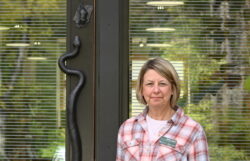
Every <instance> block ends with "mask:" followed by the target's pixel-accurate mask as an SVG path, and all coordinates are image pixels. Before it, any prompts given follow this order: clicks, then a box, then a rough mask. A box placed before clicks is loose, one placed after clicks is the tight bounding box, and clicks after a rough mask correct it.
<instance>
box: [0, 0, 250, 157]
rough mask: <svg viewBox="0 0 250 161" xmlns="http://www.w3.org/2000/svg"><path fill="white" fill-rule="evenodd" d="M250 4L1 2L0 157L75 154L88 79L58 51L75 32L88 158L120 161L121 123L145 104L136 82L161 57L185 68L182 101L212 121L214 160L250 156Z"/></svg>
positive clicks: (224, 0)
mask: <svg viewBox="0 0 250 161" xmlns="http://www.w3.org/2000/svg"><path fill="white" fill-rule="evenodd" d="M83 7H85V8H83ZM79 10H82V11H83V12H86V15H84V16H85V18H86V23H85V22H83V21H78V20H79V19H78V18H79V12H77V11H79ZM249 11H250V2H249V1H248V0H203V1H200V0H169V1H163V0H162V1H149V0H105V1H103V0H85V1H82V2H80V1H77V0H68V1H67V0H51V1H45V0H37V1H32V0H19V1H11V0H2V1H1V2H0V13H1V16H0V127H1V128H0V160H6V161H9V160H10V161H11V160H15V161H31V160H43V161H46V160H67V161H68V160H69V161H70V160H71V158H72V156H74V155H75V154H74V152H72V144H74V143H72V141H71V139H70V136H69V130H68V128H67V127H68V126H69V123H68V122H67V120H68V116H69V115H67V110H66V108H67V107H68V105H69V102H70V101H71V100H70V96H71V94H72V91H73V90H74V89H75V87H76V84H77V83H78V81H79V79H78V77H75V76H74V75H66V74H65V73H63V72H62V71H61V70H60V68H59V67H58V59H59V58H60V56H62V55H63V54H64V53H70V52H72V51H74V50H76V46H74V45H73V44H74V39H75V37H76V36H79V38H80V46H79V52H78V55H77V56H76V57H75V58H72V59H68V60H67V63H66V66H67V67H68V68H71V69H75V70H79V71H81V72H82V73H83V74H84V84H83V88H82V89H81V90H80V93H79V96H78V97H77V99H76V106H75V107H76V108H77V111H76V118H77V123H78V126H79V135H80V138H81V149H80V152H82V160H84V161H91V160H97V161H99V160H100V161H102V160H103V161H107V160H115V151H116V135H117V131H118V128H119V126H120V124H121V123H122V122H123V121H124V120H125V119H126V118H128V117H132V116H135V115H137V114H138V113H140V112H141V111H142V110H143V109H144V106H142V105H141V104H139V103H138V102H137V101H136V99H135V84H136V79H137V75H138V71H139V69H140V67H141V65H142V64H143V63H144V62H145V61H146V60H148V59H150V58H153V57H163V58H165V59H168V60H170V61H171V62H172V63H173V64H174V66H175V68H176V69H177V71H178V74H179V77H180V79H181V83H182V90H181V98H180V100H179V105H180V106H182V107H183V108H184V110H185V112H186V113H187V114H188V115H189V116H191V117H192V118H194V119H195V120H197V121H198V122H200V123H201V124H202V126H203V127H204V129H205V131H206V133H207V137H208V141H209V151H210V157H211V160H223V161H230V160H250V135H249V131H250V126H249V123H250V117H249V116H250V97H249V96H250V72H249V71H250V70H249V69H250V59H249V58H250V51H249V48H250V43H249V40H250V39H249V33H250V32H249V30H250V28H249V26H250V24H249V22H250V12H249ZM84 16H83V17H84ZM79 22H80V23H79ZM62 156H63V157H62ZM65 158H66V159H65Z"/></svg>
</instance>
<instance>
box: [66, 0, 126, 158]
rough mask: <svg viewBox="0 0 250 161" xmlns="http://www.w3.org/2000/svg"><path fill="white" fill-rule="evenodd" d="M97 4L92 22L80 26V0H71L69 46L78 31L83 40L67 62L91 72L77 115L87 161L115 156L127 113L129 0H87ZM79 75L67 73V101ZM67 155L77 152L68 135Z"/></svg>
mask: <svg viewBox="0 0 250 161" xmlns="http://www.w3.org/2000/svg"><path fill="white" fill-rule="evenodd" d="M84 4H87V5H93V7H94V10H93V12H92V17H91V20H90V23H89V24H87V25H86V26H85V27H83V28H77V27H76V25H75V24H74V22H73V17H74V14H75V11H76V8H77V6H78V5H79V1H78V0H73V1H72V0H68V1H67V6H68V7H67V20H68V21H67V51H68V52H69V51H71V50H72V49H73V46H72V43H73V39H74V36H75V35H79V36H80V39H81V49H80V52H79V55H78V57H77V58H75V59H72V60H69V61H68V66H69V67H71V68H73V69H79V70H81V71H83V72H84V74H85V76H86V82H85V85H84V87H83V89H82V91H81V93H80V96H79V99H78V107H77V108H78V109H77V120H78V124H79V130H80V135H81V139H82V147H83V148H82V156H83V157H82V160H83V161H92V160H96V161H106V160H115V154H116V139H117V132H118V129H119V126H120V124H121V123H122V122H123V121H124V120H125V119H126V118H127V117H128V111H129V102H128V100H129V99H128V97H129V95H128V91H129V80H128V74H129V71H128V70H129V64H128V0H125V1H124V0H119V1H117V0H105V1H103V0H87V1H84ZM76 82H77V78H75V77H69V76H68V77H67V87H66V90H67V100H68V98H69V94H70V91H71V90H73V89H74V87H75V84H76ZM66 142H67V148H66V153H67V160H69V161H70V155H73V153H72V152H71V148H70V141H69V138H68V137H67V141H66Z"/></svg>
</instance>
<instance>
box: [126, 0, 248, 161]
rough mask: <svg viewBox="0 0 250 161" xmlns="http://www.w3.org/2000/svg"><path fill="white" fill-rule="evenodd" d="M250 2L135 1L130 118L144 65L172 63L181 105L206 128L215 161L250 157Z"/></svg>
mask: <svg viewBox="0 0 250 161" xmlns="http://www.w3.org/2000/svg"><path fill="white" fill-rule="evenodd" d="M249 9H250V8H249V2H248V1H245V0H242V1H238V0H230V1H210V0H203V1H199V0H193V1H189V0H178V1H173V0H172V1H149V0H148V1H143V0H130V5H129V44H130V53H129V60H130V116H135V115H137V114H138V113H140V112H141V111H142V109H143V108H144V107H143V106H142V105H140V104H139V103H138V102H137V101H136V98H135V83H136V79H137V75H138V72H139V69H140V67H141V65H142V64H143V63H144V62H145V61H146V60H147V59H148V58H151V57H156V56H160V57H163V58H165V59H168V60H170V61H171V62H172V63H173V65H174V66H175V67H176V69H177V72H178V74H179V76H180V78H181V83H182V91H181V98H180V100H179V103H178V104H179V105H180V106H181V107H183V108H184V109H185V112H186V114H187V115H189V116H191V117H192V118H193V119H195V120H197V121H198V122H200V123H201V124H202V126H203V127H204V129H205V131H206V134H207V137H208V141H209V151H210V157H211V160H215V161H216V160H223V161H229V160H249V159H250V135H249V133H250V126H249V124H250V119H249V118H250V117H249V116H250V104H249V102H250V99H249V98H250V97H249V96H250V73H249V71H250V59H249V56H250V53H249V48H250V46H249V36H250V35H249V27H248V26H249Z"/></svg>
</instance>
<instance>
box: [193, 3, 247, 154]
mask: <svg viewBox="0 0 250 161" xmlns="http://www.w3.org/2000/svg"><path fill="white" fill-rule="evenodd" d="M245 3H247V2H246V1H223V0H221V1H214V2H212V1H211V2H209V4H208V3H207V4H205V3H204V5H201V6H200V7H201V8H203V9H204V7H205V8H206V7H207V9H206V10H205V11H204V10H202V9H201V8H199V9H198V8H195V7H194V10H193V11H194V12H196V15H199V17H196V18H198V19H200V21H201V22H202V25H204V29H202V30H200V31H199V33H200V34H199V37H197V39H199V40H202V41H197V42H195V46H197V47H194V48H195V49H196V50H197V49H198V51H199V52H200V53H204V52H206V53H204V54H205V55H206V56H205V57H204V59H203V60H202V59H201V61H202V62H204V63H206V62H209V61H210V62H213V64H211V66H207V68H208V69H209V68H210V69H211V71H213V72H212V73H210V74H207V73H203V74H200V75H199V76H198V77H200V78H199V82H197V83H199V84H198V86H197V88H193V93H196V95H194V96H195V97H194V98H193V99H194V100H195V102H199V101H201V99H205V98H206V99H207V96H210V98H211V101H213V106H211V110H212V111H214V113H215V116H214V118H213V119H214V120H213V121H214V123H216V124H215V125H216V126H217V131H208V132H212V133H215V134H216V135H217V139H216V140H213V138H209V139H211V141H215V142H214V143H217V144H218V145H219V146H227V145H230V144H231V145H233V146H234V148H235V149H237V150H245V153H246V154H247V151H248V148H249V146H250V142H249V139H250V138H249V135H248V130H250V129H249V127H247V124H248V123H249V121H250V120H249V118H246V117H244V112H245V107H244V102H243V100H244V99H243V96H244V91H243V88H242V83H243V78H244V76H245V75H246V74H247V71H246V69H247V68H248V67H249V62H248V61H247V60H248V59H245V58H246V57H249V53H247V50H246V48H247V45H246V37H247V28H246V27H245V26H246V23H247V22H246V21H244V19H245V17H244V15H243V14H242V13H244V10H245V9H246V7H247V5H245ZM189 5H190V6H189V8H190V7H191V6H192V4H191V3H190V4H189ZM209 7H210V8H209ZM195 61H197V60H195ZM207 65H208V64H207ZM214 65H215V66H214ZM196 70H199V69H197V68H196ZM194 72H195V71H194ZM204 76H205V77H204ZM211 137H212V136H211ZM211 143H212V142H211ZM238 159H239V158H238Z"/></svg>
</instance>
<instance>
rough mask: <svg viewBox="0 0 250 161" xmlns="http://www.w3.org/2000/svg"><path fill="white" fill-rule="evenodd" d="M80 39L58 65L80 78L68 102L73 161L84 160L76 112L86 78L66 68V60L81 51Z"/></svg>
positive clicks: (68, 126)
mask: <svg viewBox="0 0 250 161" xmlns="http://www.w3.org/2000/svg"><path fill="white" fill-rule="evenodd" d="M80 45H81V42H80V38H79V36H75V39H74V42H73V46H74V47H75V49H74V50H73V51H72V52H70V53H66V54H64V55H62V56H61V57H60V58H59V60H58V65H59V67H60V69H61V70H62V71H63V72H64V73H66V74H67V75H74V76H77V77H78V78H79V81H78V83H77V85H76V87H75V88H74V89H73V90H72V91H71V93H70V96H69V99H68V102H67V128H68V129H67V131H68V134H69V137H70V141H71V146H72V153H71V160H72V161H81V159H82V145H81V137H80V133H79V129H78V124H77V119H76V110H77V99H78V96H79V93H80V91H81V89H82V87H83V85H84V82H85V76H84V74H83V73H82V72H81V71H79V70H73V69H69V68H67V66H66V62H65V61H66V60H67V59H70V58H73V57H75V56H76V55H77V54H78V52H79V49H80Z"/></svg>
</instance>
